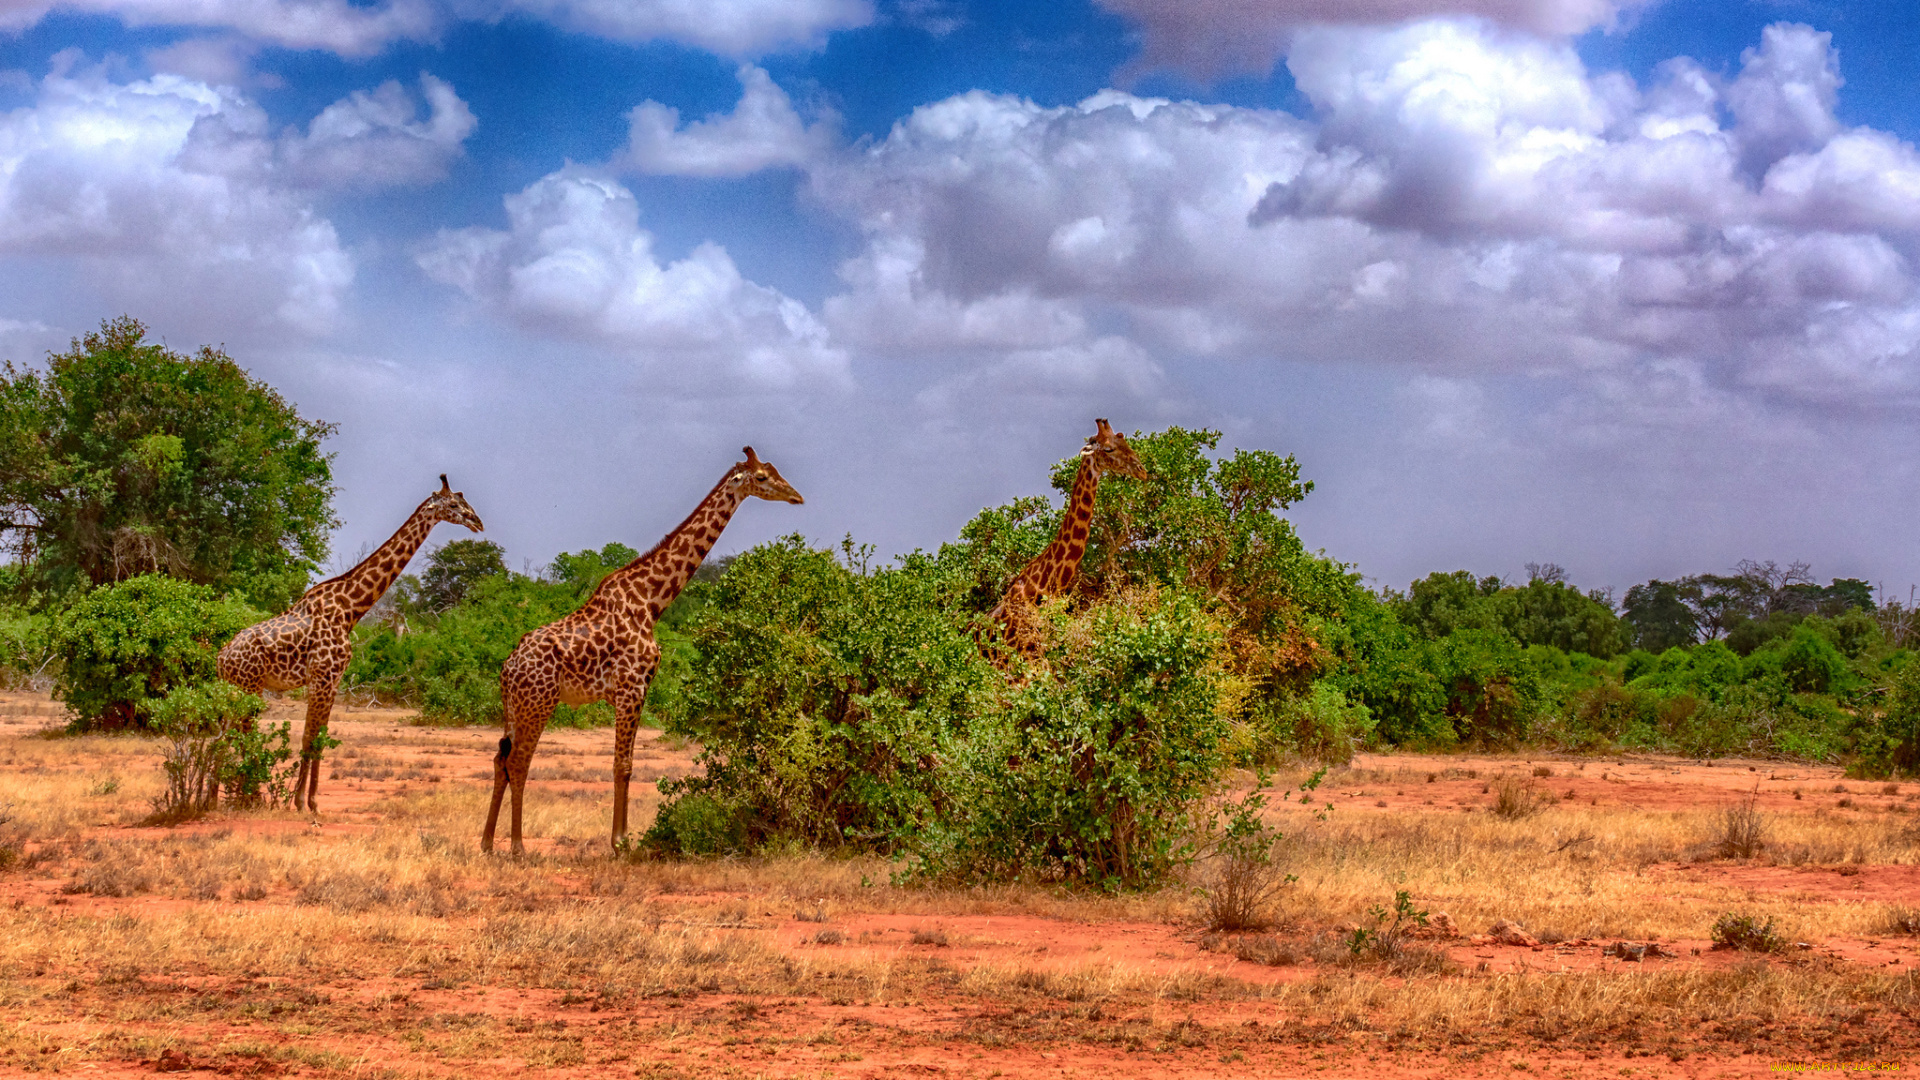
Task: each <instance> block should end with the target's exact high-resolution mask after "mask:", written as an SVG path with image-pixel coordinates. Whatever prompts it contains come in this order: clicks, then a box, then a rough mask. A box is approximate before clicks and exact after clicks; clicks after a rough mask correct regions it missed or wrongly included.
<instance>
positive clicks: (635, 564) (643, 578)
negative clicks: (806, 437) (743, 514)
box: [595, 473, 745, 626]
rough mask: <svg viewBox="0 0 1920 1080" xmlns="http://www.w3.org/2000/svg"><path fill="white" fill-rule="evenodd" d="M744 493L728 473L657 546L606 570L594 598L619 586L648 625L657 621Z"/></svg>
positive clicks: (624, 597) (737, 507)
mask: <svg viewBox="0 0 1920 1080" xmlns="http://www.w3.org/2000/svg"><path fill="white" fill-rule="evenodd" d="M731 475H732V474H731V473H729V474H728V476H731ZM744 497H745V496H743V495H742V494H741V493H740V492H738V491H736V490H734V489H733V488H731V487H729V486H728V484H727V477H725V476H723V477H721V478H720V482H719V483H718V484H715V485H714V486H713V490H712V491H709V492H707V497H706V498H704V499H701V500H700V505H698V506H696V507H694V508H693V513H691V514H688V515H687V519H686V520H685V521H682V522H681V523H680V524H679V525H678V526H677V527H675V528H674V530H673V531H672V532H670V533H668V534H667V535H666V536H665V537H664V538H662V539H661V541H660V542H659V543H658V544H655V545H654V546H653V550H651V551H649V552H647V553H646V554H645V555H642V556H640V557H639V558H637V559H635V560H633V561H632V562H630V563H628V564H627V565H625V566H623V567H621V568H620V569H618V570H615V571H614V572H613V573H611V574H609V575H607V579H606V580H605V581H603V582H602V583H601V585H600V589H599V591H597V592H596V594H595V595H596V597H597V596H599V595H600V594H602V593H607V592H608V591H609V590H617V592H618V594H619V595H620V597H621V598H622V599H625V600H626V601H627V602H628V603H629V604H630V605H631V606H632V607H633V609H634V610H635V612H636V613H637V614H640V615H642V616H643V617H644V618H645V620H646V625H648V626H651V625H653V620H655V619H657V618H659V617H660V613H661V612H662V611H665V610H666V608H667V605H668V604H671V603H673V598H674V597H676V596H679V595H680V590H682V589H684V588H686V587H687V582H688V581H689V580H691V579H692V577H693V572H694V571H695V570H698V569H700V563H701V562H702V561H703V560H705V559H706V557H707V552H709V551H712V550H713V545H714V543H715V542H716V541H718V540H719V539H720V533H721V532H722V531H724V530H725V529H726V527H727V522H728V521H730V520H732V519H733V512H734V511H735V510H738V509H740V502H741V500H742V499H743V498H744Z"/></svg>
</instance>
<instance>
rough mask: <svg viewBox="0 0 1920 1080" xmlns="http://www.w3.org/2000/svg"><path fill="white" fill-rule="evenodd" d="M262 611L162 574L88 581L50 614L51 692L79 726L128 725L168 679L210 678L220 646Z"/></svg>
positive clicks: (167, 687) (180, 682)
mask: <svg viewBox="0 0 1920 1080" xmlns="http://www.w3.org/2000/svg"><path fill="white" fill-rule="evenodd" d="M264 617H265V616H264V615H262V614H261V613H260V612H258V611H255V610H253V609H252V608H249V607H247V606H246V605H245V604H243V603H241V602H240V601H238V600H235V599H232V598H225V599H223V598H221V597H218V596H217V595H215V593H214V591H213V590H212V589H211V588H208V587H207V586H205V585H195V584H193V583H191V582H186V581H181V580H179V579H177V578H171V577H167V576H165V575H162V574H143V575H141V576H139V577H134V578H129V579H127V580H126V581H122V582H118V583H116V584H112V585H106V586H102V587H101V588H98V589H94V590H93V591H91V592H88V593H85V594H83V595H81V596H80V597H79V599H77V600H75V601H73V602H72V603H71V604H69V605H67V606H66V607H65V608H63V609H61V610H59V611H57V612H56V613H55V614H54V616H53V618H52V631H51V634H50V636H49V638H50V640H49V644H50V648H51V651H52V653H53V655H54V656H55V657H56V658H57V659H58V661H59V663H60V670H59V673H58V674H57V675H56V676H55V679H54V689H53V694H54V697H56V698H58V699H59V700H61V701H64V702H66V704H67V708H68V709H69V710H71V711H72V713H73V715H74V718H75V722H76V724H77V725H78V726H79V727H80V728H81V729H83V730H84V729H90V728H95V727H98V728H104V729H108V730H114V729H121V728H128V727H132V726H135V725H136V724H138V723H140V722H142V720H143V719H144V717H145V715H146V713H147V711H148V710H149V709H150V708H151V707H152V705H153V704H154V703H155V702H157V701H158V700H159V699H160V698H163V697H165V696H167V695H168V693H170V692H171V691H172V690H173V689H174V688H175V687H179V686H189V685H192V684H195V683H204V682H208V681H210V680H212V679H214V678H215V677H216V674H217V672H216V671H215V668H214V657H215V654H217V653H218V652H219V649H220V646H222V645H224V644H226V642H227V640H228V639H229V638H231V637H233V635H234V634H236V633H239V632H240V631H241V630H242V629H245V628H246V627H248V626H251V625H253V624H254V623H256V622H258V621H260V620H261V619H262V618H264Z"/></svg>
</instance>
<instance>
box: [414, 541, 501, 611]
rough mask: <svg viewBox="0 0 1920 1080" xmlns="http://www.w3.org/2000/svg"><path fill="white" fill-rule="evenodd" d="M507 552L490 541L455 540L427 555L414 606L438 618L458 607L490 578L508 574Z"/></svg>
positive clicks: (415, 594)
mask: <svg viewBox="0 0 1920 1080" xmlns="http://www.w3.org/2000/svg"><path fill="white" fill-rule="evenodd" d="M506 554H507V553H506V551H505V550H504V549H502V548H501V547H500V545H499V544H496V543H494V542H493V541H491V540H453V541H450V542H448V543H446V544H442V545H441V546H440V547H439V548H437V549H436V550H435V551H434V553H433V554H431V555H429V556H427V570H426V573H424V574H421V575H420V584H419V587H418V588H417V589H416V590H415V593H414V603H415V604H416V605H418V606H419V608H420V610H422V611H428V612H432V613H433V614H435V615H438V614H439V613H441V612H443V611H446V610H447V609H448V608H451V607H453V606H454V605H456V604H458V603H459V602H460V601H461V600H462V599H463V598H464V597H465V596H466V595H467V593H468V592H469V591H470V590H472V588H473V587H474V586H475V585H477V584H479V583H480V582H482V581H485V580H486V579H487V578H490V577H494V576H496V575H501V574H505V573H506V572H507V560H506Z"/></svg>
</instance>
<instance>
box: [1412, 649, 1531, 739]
mask: <svg viewBox="0 0 1920 1080" xmlns="http://www.w3.org/2000/svg"><path fill="white" fill-rule="evenodd" d="M1428 657H1429V659H1428V664H1429V667H1430V670H1431V671H1432V672H1433V673H1434V675H1435V676H1436V677H1437V678H1438V680H1439V683H1440V686H1441V689H1442V692H1443V693H1444V694H1445V695H1446V696H1445V705H1444V706H1443V710H1444V712H1445V715H1446V719H1447V722H1448V729H1447V730H1446V731H1444V732H1443V735H1444V736H1445V738H1444V740H1443V741H1448V742H1459V743H1482V744H1507V743H1513V742H1517V741H1519V740H1521V739H1524V738H1526V737H1527V735H1528V734H1529V733H1530V731H1531V729H1532V726H1533V721H1534V720H1535V718H1536V717H1537V716H1538V714H1539V712H1540V709H1541V707H1542V705H1543V704H1544V701H1545V693H1544V689H1543V687H1541V685H1540V681H1539V679H1538V678H1537V676H1536V674H1535V668H1534V665H1533V664H1532V663H1530V662H1529V660H1528V657H1527V654H1526V652H1525V650H1523V649H1522V648H1521V647H1520V646H1519V645H1518V644H1517V643H1516V642H1515V641H1514V640H1513V638H1511V637H1509V636H1507V635H1506V634H1502V633H1500V632H1499V631H1495V630H1455V631H1454V632H1453V633H1451V634H1448V635H1447V636H1446V637H1445V638H1442V639H1441V640H1439V641H1437V642H1433V643H1432V645H1431V646H1430V651H1429V653H1428Z"/></svg>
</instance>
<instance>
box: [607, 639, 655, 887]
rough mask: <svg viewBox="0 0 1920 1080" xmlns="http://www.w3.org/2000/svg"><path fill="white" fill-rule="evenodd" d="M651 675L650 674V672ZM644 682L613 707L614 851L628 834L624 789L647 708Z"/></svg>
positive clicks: (630, 776)
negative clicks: (643, 711) (645, 708)
mask: <svg viewBox="0 0 1920 1080" xmlns="http://www.w3.org/2000/svg"><path fill="white" fill-rule="evenodd" d="M649 674H651V672H649ZM646 701H647V680H646V679H644V678H643V679H641V680H640V688H639V689H638V690H637V691H635V692H633V693H632V694H629V695H624V696H622V698H621V699H620V701H619V702H617V703H616V704H615V705H614V723H613V848H614V850H615V851H618V850H619V849H620V840H621V838H622V837H624V836H626V835H627V788H628V786H629V784H630V783H631V782H632V780H633V737H634V735H635V734H637V733H638V731H639V729H640V714H641V711H642V710H643V709H644V707H645V706H646Z"/></svg>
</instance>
